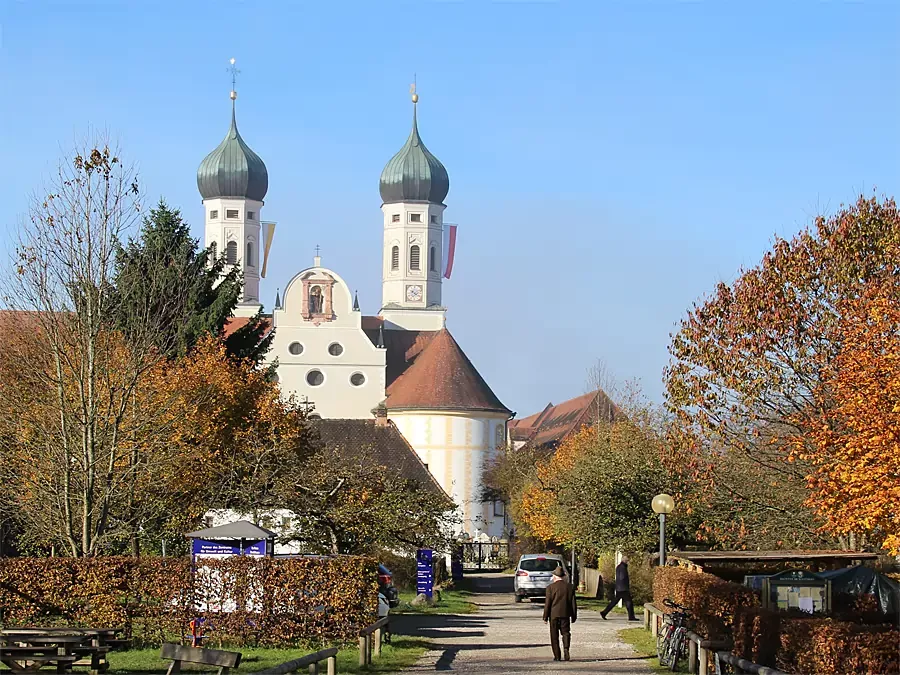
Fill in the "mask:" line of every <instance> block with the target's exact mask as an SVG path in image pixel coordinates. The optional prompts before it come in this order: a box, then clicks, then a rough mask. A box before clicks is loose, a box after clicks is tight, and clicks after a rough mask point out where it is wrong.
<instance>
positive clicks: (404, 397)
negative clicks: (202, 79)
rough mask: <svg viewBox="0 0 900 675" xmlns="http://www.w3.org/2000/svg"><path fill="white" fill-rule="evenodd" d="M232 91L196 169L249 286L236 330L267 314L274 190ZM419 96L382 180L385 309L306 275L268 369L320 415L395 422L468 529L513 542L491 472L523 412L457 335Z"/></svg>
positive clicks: (446, 185)
mask: <svg viewBox="0 0 900 675" xmlns="http://www.w3.org/2000/svg"><path fill="white" fill-rule="evenodd" d="M235 98H236V94H235V92H232V120H231V127H230V128H229V130H228V134H227V135H226V137H225V139H224V140H223V141H222V143H221V144H220V145H219V146H218V147H217V148H216V149H215V150H213V151H212V152H211V153H210V154H209V155H208V156H207V157H206V159H204V160H203V162H202V164H201V165H200V168H199V170H198V173H197V185H198V189H199V191H200V194H201V196H202V198H203V207H204V212H205V218H206V226H205V243H206V245H207V246H211V247H214V248H215V249H216V250H217V251H218V252H219V253H223V252H224V254H225V256H226V261H227V263H228V264H229V265H235V266H240V267H241V268H242V271H243V273H244V280H245V283H244V291H243V295H242V297H241V299H240V302H239V305H238V308H237V309H236V311H235V319H234V321H235V322H240V321H241V320H242V318H244V319H243V320H246V318H245V317H250V316H253V315H254V314H256V313H257V312H258V311H260V310H261V309H262V305H261V303H260V299H259V281H260V278H261V277H262V276H264V269H265V265H266V261H267V256H268V252H269V245H270V244H271V234H272V231H273V230H272V229H271V227H272V226H270V227H269V228H266V227H264V225H265V223H264V221H261V219H260V218H261V211H262V208H263V206H264V201H263V200H264V198H265V195H266V192H267V190H268V174H267V170H266V167H265V164H264V163H263V161H262V159H260V158H259V156H258V155H256V153H254V152H253V150H251V149H250V147H249V146H248V145H247V143H246V142H245V141H244V139H243V138H242V137H241V135H240V133H239V132H238V130H237V122H236V116H235V112H234V99H235ZM417 106H418V96H417V95H415V94H414V95H413V120H412V129H411V131H410V134H409V137H408V138H407V140H406V142H405V143H404V144H403V146H402V147H401V148H400V150H399V151H398V152H397V153H396V154H395V155H394V156H393V157H392V158H391V159H390V161H388V163H387V164H386V166H385V168H384V170H383V172H382V174H381V179H380V184H379V191H380V195H381V212H382V228H383V237H382V238H381V240H382V279H381V286H382V294H381V295H382V302H381V309H380V311H379V312H378V314H376V315H373V316H365V315H363V314H362V312H361V310H360V307H359V303H358V301H357V298H356V297H355V296H354V295H353V294H352V293H351V292H350V287H349V286H348V285H347V283H346V282H345V281H344V279H343V278H342V277H341V276H340V275H339V274H338V272H337V271H335V270H332V269H329V268H327V267H324V266H323V265H322V262H321V258H320V257H319V256H318V255H317V256H316V257H315V258H314V261H313V265H312V266H311V267H309V268H307V269H304V270H300V271H298V272H297V273H296V274H295V275H294V277H293V278H292V279H290V280H289V281H288V282H287V284H286V285H285V286H284V294H283V297H282V296H278V297H276V301H275V307H274V308H273V310H272V312H271V315H270V316H271V324H272V327H273V328H274V330H275V337H274V340H273V342H272V349H271V350H270V352H269V354H268V355H267V359H268V360H269V362H270V363H272V362H277V378H278V381H279V384H280V386H281V389H282V392H283V393H284V395H285V396H289V395H293V396H295V397H296V398H297V399H299V400H301V401H306V402H309V403H310V404H312V406H313V407H314V409H313V412H312V414H311V416H312V417H314V418H322V419H333V420H339V419H346V420H351V419H355V420H371V419H373V417H378V418H384V417H386V418H387V419H388V420H390V422H391V423H393V424H394V425H395V426H396V427H397V429H398V430H399V431H400V432H401V433H402V435H403V437H404V438H405V439H406V441H407V442H408V443H409V445H411V446H412V448H413V449H414V450H415V452H416V454H417V455H418V456H419V458H420V459H421V461H422V462H423V463H424V464H425V466H426V467H427V468H428V470H429V472H430V473H431V475H432V476H433V477H434V479H435V480H436V481H437V483H438V484H439V485H440V486H441V488H443V490H444V491H445V492H446V493H447V494H448V495H449V496H450V497H451V498H452V499H453V501H454V502H455V503H456V505H457V507H458V512H459V516H460V519H461V532H460V534H465V535H468V536H470V537H478V536H481V537H483V536H490V537H502V536H504V535H505V534H506V530H507V519H506V515H505V512H504V505H503V504H502V502H499V501H493V500H491V499H489V498H488V496H487V495H486V493H485V489H484V482H483V477H482V473H483V469H484V467H485V466H486V464H487V463H488V462H490V460H491V458H492V457H493V456H494V454H495V453H496V452H497V450H498V449H499V448H501V447H503V446H504V445H505V443H506V438H507V424H508V422H509V420H510V418H511V417H512V416H513V413H512V412H511V411H510V410H509V409H508V408H507V407H506V406H505V405H503V403H501V402H500V400H499V399H498V398H497V396H496V395H495V394H494V392H493V391H492V390H491V388H490V387H489V386H488V384H487V382H485V380H484V378H482V377H481V375H480V374H479V373H478V370H477V369H476V368H475V366H474V365H473V364H472V362H471V361H470V360H469V358H468V357H467V356H466V355H465V353H464V352H463V350H462V349H461V348H460V346H459V344H458V343H457V342H456V340H455V339H454V338H453V336H452V334H451V333H450V332H449V330H448V329H447V327H446V322H447V309H446V307H445V306H444V305H443V303H442V298H441V289H442V284H443V281H444V276H445V274H444V273H445V269H446V260H447V258H448V257H450V258H452V250H449V249H450V246H452V244H449V245H448V244H447V243H446V240H447V237H446V236H445V235H446V234H447V232H448V230H447V226H446V225H445V223H444V210H445V209H446V205H445V203H444V201H445V199H446V197H447V194H448V192H449V190H450V179H449V176H448V173H447V170H446V169H445V168H444V166H443V164H441V162H440V161H439V160H438V159H437V158H436V157H435V156H434V155H433V154H432V153H431V152H430V151H429V150H428V149H427V148H426V147H425V144H424V143H423V142H422V138H421V136H420V135H419V129H418V119H417Z"/></svg>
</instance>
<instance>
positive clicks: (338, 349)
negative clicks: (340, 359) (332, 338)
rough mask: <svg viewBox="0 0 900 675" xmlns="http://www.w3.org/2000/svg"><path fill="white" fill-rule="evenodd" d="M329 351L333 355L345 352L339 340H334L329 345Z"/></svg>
mask: <svg viewBox="0 0 900 675" xmlns="http://www.w3.org/2000/svg"><path fill="white" fill-rule="evenodd" d="M328 353H329V354H331V355H332V356H340V355H341V354H343V353H344V347H343V346H342V345H341V344H340V343H339V342H332V343H331V344H330V345H328Z"/></svg>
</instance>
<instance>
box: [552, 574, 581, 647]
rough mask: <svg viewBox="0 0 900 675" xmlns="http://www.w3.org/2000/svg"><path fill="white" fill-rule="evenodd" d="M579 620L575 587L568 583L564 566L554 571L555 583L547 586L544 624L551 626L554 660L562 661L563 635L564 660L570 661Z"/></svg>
mask: <svg viewBox="0 0 900 675" xmlns="http://www.w3.org/2000/svg"><path fill="white" fill-rule="evenodd" d="M577 618H578V606H577V605H576V604H575V587H574V586H573V585H572V584H570V583H569V582H568V581H566V572H565V570H563V568H562V566H560V567H557V568H556V569H555V570H553V581H552V582H551V583H550V585H549V586H547V600H546V601H545V602H544V623H549V624H550V648H551V649H552V650H553V660H554V661H560V660H561V658H560V653H559V636H560V635H562V646H563V654H562V658H563V659H565V660H566V661H568V660H569V647H570V645H571V644H572V626H571V624H573V623H575V620H576V619H577Z"/></svg>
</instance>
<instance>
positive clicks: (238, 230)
mask: <svg viewBox="0 0 900 675" xmlns="http://www.w3.org/2000/svg"><path fill="white" fill-rule="evenodd" d="M230 70H231V73H232V89H231V126H230V127H229V129H228V133H227V134H226V135H225V138H224V140H223V141H222V142H221V143H219V145H218V147H216V149H215V150H213V151H212V152H211V153H209V154H208V155H207V156H206V158H205V159H204V160H203V161H202V162H201V163H200V168H199V169H198V170H197V189H198V190H199V191H200V196H201V197H202V198H203V207H204V211H205V217H206V228H205V232H206V238H205V241H206V246H207V247H210V246H211V247H213V249H214V250H215V251H216V252H217V253H218V254H221V253H224V254H225V261H226V263H227V264H228V265H230V266H236V265H240V266H241V269H242V271H243V277H244V288H243V291H242V293H241V297H240V299H239V304H238V307H237V309H236V310H235V315H236V316H251V315H253V314H255V313H256V311H258V310H259V308H260V307H261V305H260V302H259V278H260V273H259V268H260V244H261V237H260V213H261V210H262V207H263V203H264V202H263V199H265V196H266V192H267V191H268V189H269V173H268V171H267V170H266V165H265V163H264V162H263V161H262V159H261V158H260V156H259V155H257V154H256V153H255V152H253V150H251V149H250V146H249V145H247V143H246V142H245V141H244V139H243V138H242V137H241V134H240V132H239V131H238V128H237V116H236V111H235V101H236V99H237V91H236V90H235V77H236V75H237V73H238V71H237V69H236V68H235V67H234V59H231V69H230Z"/></svg>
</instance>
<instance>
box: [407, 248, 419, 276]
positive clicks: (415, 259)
mask: <svg viewBox="0 0 900 675" xmlns="http://www.w3.org/2000/svg"><path fill="white" fill-rule="evenodd" d="M409 269H411V270H418V269H420V268H419V247H418V246H410V247H409Z"/></svg>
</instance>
